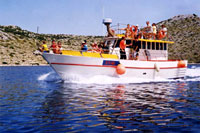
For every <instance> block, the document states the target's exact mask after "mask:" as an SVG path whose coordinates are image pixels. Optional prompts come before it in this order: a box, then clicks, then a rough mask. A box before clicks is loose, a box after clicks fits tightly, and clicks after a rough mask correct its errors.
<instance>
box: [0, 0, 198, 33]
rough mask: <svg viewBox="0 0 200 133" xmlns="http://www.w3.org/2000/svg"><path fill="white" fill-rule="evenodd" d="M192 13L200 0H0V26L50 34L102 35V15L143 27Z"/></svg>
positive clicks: (115, 20)
mask: <svg viewBox="0 0 200 133" xmlns="http://www.w3.org/2000/svg"><path fill="white" fill-rule="evenodd" d="M193 13H194V14H197V15H198V16H200V0H0V25H17V26H20V27H21V28H22V29H26V30H30V31H33V32H37V26H39V33H52V34H76V35H102V34H103V31H105V28H104V29H103V27H104V26H103V24H102V19H103V17H104V18H111V19H112V20H113V23H112V24H113V25H115V24H117V23H124V24H127V23H130V24H139V25H140V26H144V25H145V22H146V20H149V21H150V22H151V23H153V22H155V23H157V22H160V21H162V20H166V19H169V18H171V17H173V16H176V15H180V14H181V15H183V14H193Z"/></svg>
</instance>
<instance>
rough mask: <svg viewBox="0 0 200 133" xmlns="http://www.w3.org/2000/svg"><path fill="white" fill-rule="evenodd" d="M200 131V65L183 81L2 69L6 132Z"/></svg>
mask: <svg viewBox="0 0 200 133" xmlns="http://www.w3.org/2000/svg"><path fill="white" fill-rule="evenodd" d="M121 131H127V132H134V131H135V132H200V65H199V64H193V65H189V66H188V70H187V73H186V77H185V78H184V79H178V80H172V79H171V80H166V79H161V78H157V79H155V80H146V79H137V78H131V79H130V78H114V77H107V76H100V75H97V76H94V77H91V78H84V77H83V76H77V75H75V76H71V77H68V78H67V79H66V80H65V81H63V80H61V79H60V77H59V76H58V75H57V74H56V73H55V72H54V71H53V70H52V69H51V68H50V67H49V66H17V67H12V66H11V67H0V132H121Z"/></svg>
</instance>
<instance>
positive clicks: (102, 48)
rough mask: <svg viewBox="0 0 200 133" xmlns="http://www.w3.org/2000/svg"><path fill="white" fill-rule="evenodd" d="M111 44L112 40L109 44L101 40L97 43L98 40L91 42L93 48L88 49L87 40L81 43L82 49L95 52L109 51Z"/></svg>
mask: <svg viewBox="0 0 200 133" xmlns="http://www.w3.org/2000/svg"><path fill="white" fill-rule="evenodd" d="M109 45H110V42H108V43H107V45H106V44H105V43H104V42H100V43H99V44H97V42H94V43H92V44H91V49H88V45H87V41H86V40H84V41H83V42H82V44H81V51H83V52H86V51H88V52H94V53H109Z"/></svg>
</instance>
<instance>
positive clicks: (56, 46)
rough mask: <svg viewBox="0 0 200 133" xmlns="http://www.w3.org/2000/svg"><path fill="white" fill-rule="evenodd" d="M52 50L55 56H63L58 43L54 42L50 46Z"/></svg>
mask: <svg viewBox="0 0 200 133" xmlns="http://www.w3.org/2000/svg"><path fill="white" fill-rule="evenodd" d="M50 49H51V50H52V51H53V53H54V54H61V51H60V48H59V47H58V45H57V44H56V42H55V41H54V40H53V41H52V45H51V46H50Z"/></svg>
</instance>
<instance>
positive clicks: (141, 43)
mask: <svg viewBox="0 0 200 133" xmlns="http://www.w3.org/2000/svg"><path fill="white" fill-rule="evenodd" d="M120 41H121V38H119V37H107V38H105V43H106V45H108V46H109V54H116V55H117V56H118V57H119V58H120V48H119V44H120ZM172 43H174V42H171V41H162V40H148V39H138V40H132V39H131V38H126V45H130V44H132V46H128V47H126V49H125V51H126V57H127V59H128V60H130V59H133V58H132V57H131V56H134V54H136V53H138V60H168V45H169V44H172Z"/></svg>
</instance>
